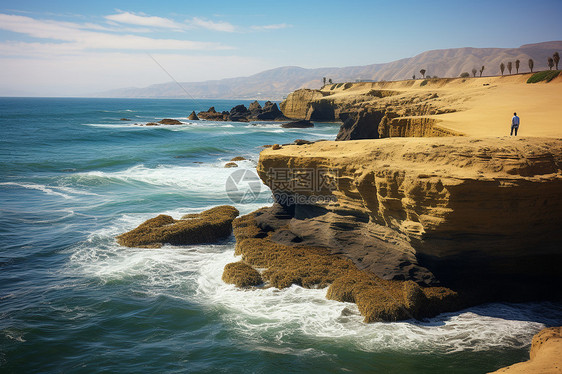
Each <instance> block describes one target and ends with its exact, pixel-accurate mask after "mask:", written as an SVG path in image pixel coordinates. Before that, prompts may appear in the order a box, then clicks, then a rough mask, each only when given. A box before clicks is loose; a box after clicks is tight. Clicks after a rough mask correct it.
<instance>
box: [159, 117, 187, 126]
mask: <svg viewBox="0 0 562 374" xmlns="http://www.w3.org/2000/svg"><path fill="white" fill-rule="evenodd" d="M158 123H159V124H161V125H181V124H182V123H181V122H180V121H178V120H177V119H171V118H164V119H163V120H161V121H158Z"/></svg>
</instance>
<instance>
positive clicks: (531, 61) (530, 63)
mask: <svg viewBox="0 0 562 374" xmlns="http://www.w3.org/2000/svg"><path fill="white" fill-rule="evenodd" d="M533 66H535V62H534V61H533V59H532V58H530V59H529V69H531V73H532V72H533Z"/></svg>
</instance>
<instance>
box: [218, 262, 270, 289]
mask: <svg viewBox="0 0 562 374" xmlns="http://www.w3.org/2000/svg"><path fill="white" fill-rule="evenodd" d="M222 280H223V282H224V283H230V284H234V285H235V286H236V287H250V286H258V285H260V284H262V283H263V279H262V277H261V275H260V273H259V272H258V271H257V270H256V269H254V268H253V267H251V266H250V265H248V264H246V263H244V262H242V261H239V262H232V263H230V264H227V265H226V266H225V267H224V271H223V273H222Z"/></svg>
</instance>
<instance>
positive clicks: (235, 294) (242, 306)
mask: <svg viewBox="0 0 562 374" xmlns="http://www.w3.org/2000/svg"><path fill="white" fill-rule="evenodd" d="M145 218H149V216H148V215H145V216H143V217H141V216H124V217H121V219H120V220H119V222H118V223H116V224H115V225H112V226H111V227H108V228H106V229H105V231H99V232H97V233H95V234H93V235H91V237H90V238H89V240H88V242H87V243H85V244H84V245H82V247H81V248H80V249H78V250H76V251H75V252H74V254H73V255H72V256H71V258H72V261H73V262H74V265H77V269H80V270H81V271H83V272H84V273H85V274H87V275H88V276H91V277H95V278H97V279H99V280H100V281H102V282H103V283H115V282H117V283H131V284H133V287H134V288H135V289H136V290H137V291H138V292H142V293H143V294H144V295H147V296H161V295H164V296H167V297H174V298H180V299H186V300H189V301H190V302H197V303H199V304H201V305H203V306H205V307H213V308H220V310H221V311H222V312H221V318H222V319H223V320H224V323H225V324H227V325H228V326H229V328H230V329H233V330H234V331H235V332H236V333H237V334H240V335H241V336H244V338H245V339H247V341H251V342H254V344H255V347H256V349H259V347H265V346H271V344H265V343H264V342H275V343H274V345H275V346H276V347H277V348H276V349H280V350H282V352H278V353H284V354H289V355H293V354H295V352H293V351H292V348H291V345H292V343H293V342H294V341H298V340H300V339H302V338H301V337H302V336H308V337H311V338H314V339H315V340H319V341H322V340H323V339H325V340H326V341H330V344H334V345H336V346H337V345H340V346H342V347H349V346H354V347H355V348H356V349H358V350H361V351H368V352H382V351H400V352H403V351H404V350H408V351H412V352H417V353H421V354H433V353H439V354H449V353H454V352H462V351H472V352H475V351H488V350H494V349H498V348H501V349H506V348H525V347H527V346H528V345H529V342H530V340H531V338H532V336H533V334H535V333H536V332H537V331H539V330H540V329H541V328H543V327H544V326H545V324H556V323H560V322H561V321H560V318H558V319H556V317H547V316H548V315H549V314H550V315H551V316H556V315H559V314H557V313H559V306H555V305H552V304H549V303H537V304H530V303H528V304H499V303H497V304H487V305H482V306H478V307H474V308H469V309H466V310H463V311H460V312H457V313H444V314H441V315H439V316H437V317H435V318H432V319H429V320H426V321H422V322H420V321H413V320H411V321H403V322H396V323H372V324H365V323H364V322H362V320H363V317H362V316H361V315H360V313H359V311H358V309H357V306H356V305H355V304H352V303H341V302H337V301H332V300H327V299H326V298H325V294H326V289H305V288H302V287H299V286H292V287H289V288H286V289H283V290H279V289H276V288H256V289H238V288H236V287H234V286H232V285H227V284H225V283H224V282H223V281H222V280H221V276H222V270H223V268H224V266H225V265H226V264H227V263H230V262H234V261H238V260H239V259H238V258H236V257H235V256H234V248H233V247H234V246H233V243H228V242H227V243H225V244H215V245H196V246H183V247H182V246H168V245H166V246H164V247H162V248H159V249H139V248H124V247H119V246H118V245H117V244H116V243H115V241H114V239H113V237H114V236H115V235H118V234H119V233H122V232H124V231H125V227H127V228H128V229H130V228H132V227H134V226H135V225H137V224H138V223H140V222H142V220H144V219H145ZM242 300H243V302H242ZM549 318H550V319H549ZM264 344H265V345H264ZM322 353H323V352H321V351H318V352H309V354H311V355H313V356H315V355H321V354H322Z"/></svg>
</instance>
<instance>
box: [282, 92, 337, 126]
mask: <svg viewBox="0 0 562 374" xmlns="http://www.w3.org/2000/svg"><path fill="white" fill-rule="evenodd" d="M328 95H329V94H328V93H323V92H322V91H320V90H310V89H302V90H297V91H294V92H292V93H290V94H289V95H288V96H287V99H285V100H283V102H282V103H281V104H280V108H281V111H282V112H283V114H284V115H285V116H286V117H288V118H293V119H310V118H307V115H308V111H309V108H310V103H313V102H315V101H316V100H319V99H322V98H323V97H325V96H328Z"/></svg>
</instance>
